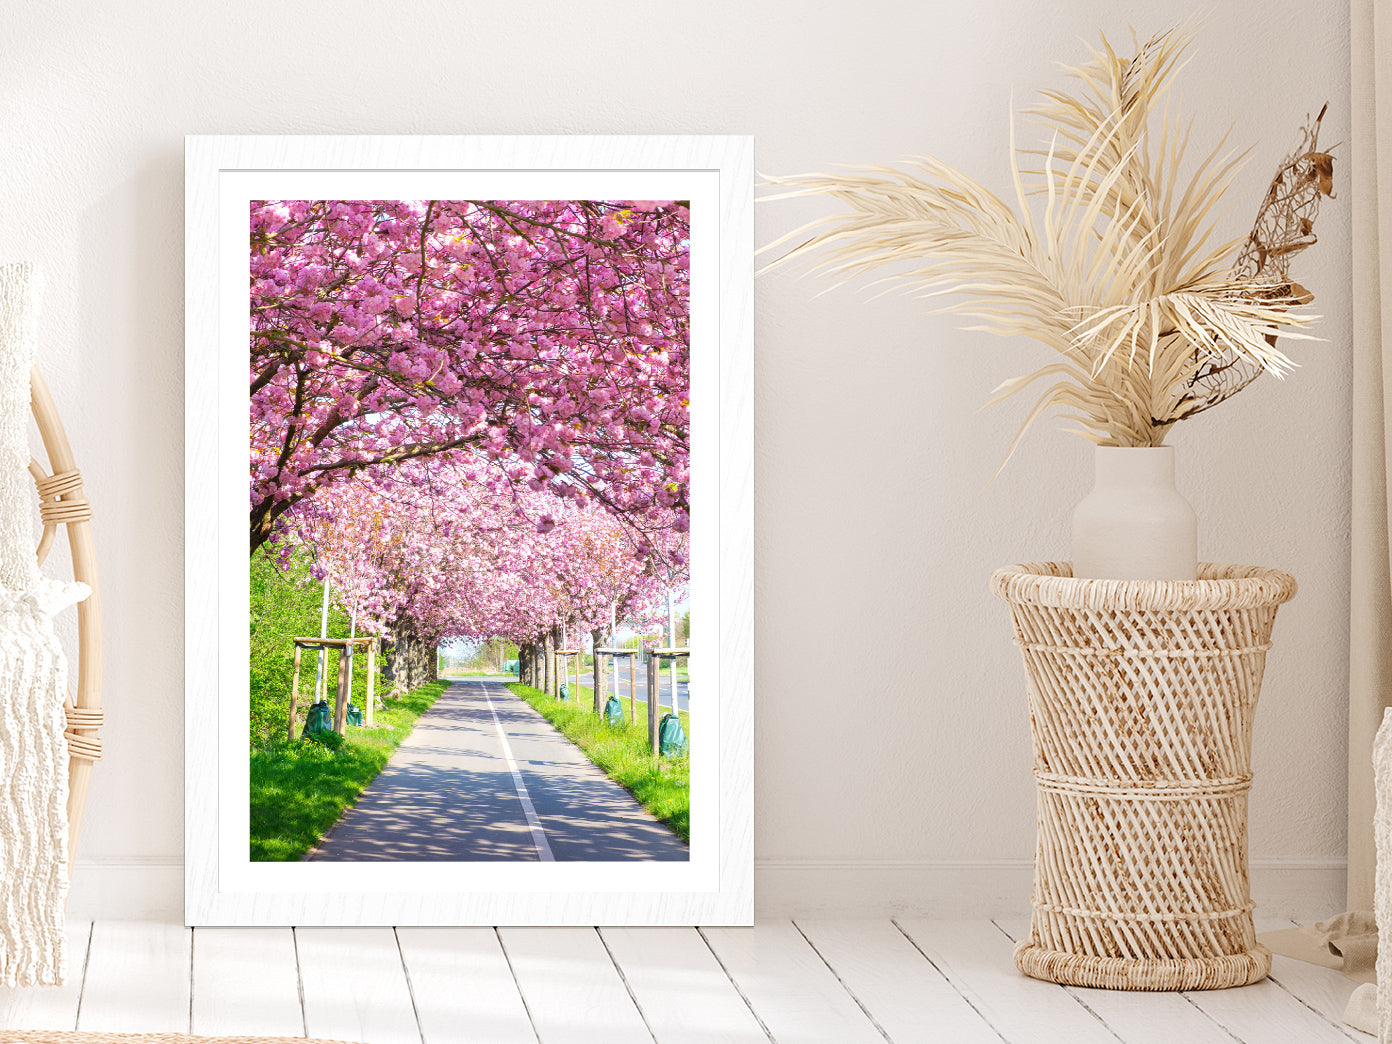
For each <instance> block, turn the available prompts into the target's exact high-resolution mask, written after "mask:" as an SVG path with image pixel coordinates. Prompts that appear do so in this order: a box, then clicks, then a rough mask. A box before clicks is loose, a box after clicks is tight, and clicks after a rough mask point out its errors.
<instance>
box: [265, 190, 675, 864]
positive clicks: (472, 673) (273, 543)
mask: <svg viewBox="0 0 1392 1044" xmlns="http://www.w3.org/2000/svg"><path fill="white" fill-rule="evenodd" d="M690 245H691V223H690V203H689V201H686V200H672V199H658V200H654V199H641V200H622V199H612V200H608V199H606V200H580V199H572V200H441V199H419V200H337V199H288V200H260V199H258V200H252V201H251V202H250V207H249V247H250V286H251V291H250V387H251V413H250V418H251V439H250V478H251V485H250V490H251V507H250V549H251V562H250V578H249V579H250V589H251V607H250V631H251V638H250V655H251V662H250V683H251V688H250V714H249V717H250V723H249V724H250V758H251V795H250V839H249V840H250V857H251V858H252V859H253V860H282V861H285V860H300V859H309V860H315V861H353V860H447V861H460V862H472V861H513V860H541V861H552V860H554V861H604V862H608V861H620V860H662V861H670V860H685V859H687V858H688V857H689V837H690V820H691V809H690V789H689V778H690V746H691V742H692V740H691V721H690V713H689V708H690V704H689V699H690V694H689V677H688V675H689V669H688V664H687V660H688V654H689V651H690V647H689V637H688V636H689V622H690V612H689V609H688V610H686V611H685V612H684V613H682V614H681V622H682V624H683V628H682V634H681V642H680V644H679V643H678V635H677V627H676V624H677V615H678V614H677V612H676V609H675V607H678V606H685V605H686V603H687V599H688V586H689V572H688V563H689V560H690V541H689V531H690V512H691V503H690V496H689V490H690V470H689V459H690V422H689V408H690V388H691V383H690V308H689V298H690ZM650 664H651V666H652V668H655V669H651V670H650V668H649V665H650ZM639 675H641V676H642V677H641V681H642V684H639ZM654 678H655V679H656V681H655V682H654V681H653V680H652V679H654ZM650 723H651V725H652V729H651V730H650V728H649V725H650ZM650 731H653V732H654V736H652V737H650V736H649V732H650Z"/></svg>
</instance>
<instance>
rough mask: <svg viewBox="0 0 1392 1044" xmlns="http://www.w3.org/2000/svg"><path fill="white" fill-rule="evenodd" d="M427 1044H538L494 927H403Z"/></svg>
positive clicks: (399, 933)
mask: <svg viewBox="0 0 1392 1044" xmlns="http://www.w3.org/2000/svg"><path fill="white" fill-rule="evenodd" d="M396 937H397V940H398V942H399V943H400V945H401V955H402V958H403V960H404V961H405V964H406V974H407V975H408V976H409V978H410V981H411V993H412V996H414V997H415V999H416V1017H417V1018H418V1019H419V1021H420V1030H421V1039H422V1041H423V1042H424V1044H456V1042H458V1044H464V1042H465V1041H481V1042H485V1044H514V1042H523V1044H535V1042H536V1039H537V1036H536V1033H535V1032H533V1030H532V1021H531V1019H530V1018H529V1017H528V1015H527V1007H526V1005H525V1004H523V1003H522V995H521V993H519V992H518V989H517V983H516V982H515V981H514V980H513V977H512V969H511V968H510V967H509V966H508V962H507V957H506V955H505V954H504V953H503V948H502V945H501V944H500V943H499V942H498V933H497V932H496V931H495V930H494V929H492V928H398V929H397V930H396Z"/></svg>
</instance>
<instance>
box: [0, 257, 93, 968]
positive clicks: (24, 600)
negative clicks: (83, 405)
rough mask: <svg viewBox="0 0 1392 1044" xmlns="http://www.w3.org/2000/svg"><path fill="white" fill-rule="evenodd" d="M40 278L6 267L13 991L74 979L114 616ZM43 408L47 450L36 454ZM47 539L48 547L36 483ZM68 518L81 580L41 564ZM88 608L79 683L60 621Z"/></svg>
mask: <svg viewBox="0 0 1392 1044" xmlns="http://www.w3.org/2000/svg"><path fill="white" fill-rule="evenodd" d="M37 294H38V277H37V273H36V271H35V268H34V266H33V265H32V264H29V263H17V264H6V265H0V986H32V985H57V984H60V983H61V982H62V981H63V979H64V977H65V972H66V968H65V958H66V954H65V953H64V930H63V911H64V905H65V903H66V900H67V892H68V880H69V874H70V871H71V866H72V853H73V851H74V850H75V849H76V845H77V835H78V828H79V825H80V823H81V819H82V809H83V805H84V804H85V802H86V796H87V785H88V781H89V779H90V776H91V768H92V762H93V761H95V760H96V759H97V758H98V757H100V756H101V742H100V740H98V739H97V738H96V730H97V728H99V727H100V725H101V723H102V712H101V696H100V679H101V651H100V650H101V623H100V609H99V605H98V596H97V594H96V586H97V579H96V566H95V561H94V555H93V545H92V535H91V526H90V520H91V517H92V513H91V506H90V504H89V503H88V501H87V499H86V497H85V495H84V493H83V488H82V476H81V474H80V473H79V472H78V471H77V469H76V466H75V464H74V461H73V456H72V450H71V448H70V447H69V445H68V440H67V435H66V433H65V432H64V430H63V426H62V423H61V421H59V419H58V414H57V411H56V409H55V408H54V404H53V399H52V397H51V396H50V395H49V393H48V389H47V387H46V386H45V385H44V382H43V378H42V377H41V376H39V373H38V370H37V368H36V367H35V366H34V354H35V345H36V343H37V337H36V307H35V306H36V300H37ZM31 412H32V414H33V416H34V419H35V421H36V423H37V425H38V429H39V434H40V437H41V439H42V440H43V444H44V452H45V455H46V456H47V457H48V462H49V467H48V469H45V468H44V467H43V466H42V465H41V464H39V462H38V461H36V460H34V459H33V458H31V457H30V455H29V448H28V444H29V443H28V430H29V416H30V413H31ZM35 486H37V489H38V494H39V499H40V517H41V519H42V521H43V527H44V528H43V536H42V538H41V540H40V542H39V548H38V554H37V555H36V554H35V550H34V543H33V538H32V531H31V526H32V523H33V504H34V488H35ZM60 525H64V526H66V528H67V531H68V540H69V545H70V548H71V551H72V562H73V572H74V574H75V577H76V579H75V580H73V581H60V580H56V579H52V578H49V577H46V576H44V575H43V574H42V573H41V572H40V571H39V564H40V562H42V561H43V560H44V559H45V558H46V557H47V556H48V553H49V551H50V550H51V549H52V547H53V544H54V541H55V538H56V536H57V530H58V527H59V526H60ZM74 603H80V604H79V605H78V657H79V667H78V684H77V692H76V695H75V696H74V695H70V694H69V692H68V665H67V660H66V657H65V655H64V652H63V648H62V646H61V645H60V643H59V641H58V638H57V635H56V634H55V632H54V626H53V618H54V616H55V615H56V614H57V613H59V612H61V611H63V610H64V609H66V608H67V607H68V606H70V605H73V604H74Z"/></svg>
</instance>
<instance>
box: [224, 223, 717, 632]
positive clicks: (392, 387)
mask: <svg viewBox="0 0 1392 1044" xmlns="http://www.w3.org/2000/svg"><path fill="white" fill-rule="evenodd" d="M250 233H251V235H250V245H251V268H250V283H251V291H250V293H251V332H250V340H251V349H250V408H251V457H250V465H251V470H250V494H251V495H250V546H251V550H252V551H253V552H254V551H255V550H256V549H257V548H259V547H261V546H262V545H263V544H265V543H266V541H267V540H269V539H271V538H272V536H273V535H274V534H276V533H277V532H278V531H283V530H285V529H286V518H287V513H288V512H290V511H291V510H292V509H294V508H295V507H296V506H297V505H300V504H304V503H306V502H308V501H312V500H314V499H315V498H317V497H318V496H320V495H321V494H323V493H326V492H328V491H330V490H332V489H333V488H334V487H336V486H338V485H339V484H342V483H344V482H346V481H347V480H348V479H350V478H351V477H353V476H355V475H361V474H364V473H366V472H371V471H383V470H392V469H395V468H397V467H398V466H400V465H402V464H405V463H407V462H412V461H424V460H427V459H430V458H434V457H437V456H440V455H452V456H453V457H456V458H457V457H460V456H465V457H469V458H472V460H473V462H475V463H477V464H484V463H486V464H487V465H489V469H488V475H487V476H486V477H485V478H484V479H483V481H485V482H486V483H487V484H488V486H489V488H491V489H493V490H495V491H496V490H500V489H502V488H504V487H508V488H511V489H513V490H514V491H518V492H519V493H520V492H526V493H540V492H542V491H548V492H549V493H550V494H551V495H552V499H551V500H550V501H546V502H544V503H543V502H537V503H536V504H534V505H531V506H532V507H534V508H535V511H536V513H535V515H533V516H531V517H532V522H533V523H534V525H535V526H536V527H538V528H540V529H543V530H544V529H546V528H548V527H549V526H553V525H556V524H557V519H558V517H559V513H560V512H561V507H560V505H561V504H568V505H572V506H573V507H575V508H578V509H581V510H584V509H585V508H587V507H588V506H589V505H598V506H600V507H602V508H603V509H605V510H606V511H607V512H609V513H610V514H611V516H612V517H613V518H615V519H620V520H622V521H623V523H624V524H625V525H627V526H628V527H629V528H630V529H632V530H633V531H634V532H635V533H636V534H638V536H637V539H638V540H639V541H646V542H647V543H648V544H649V545H651V546H655V544H656V542H657V541H659V540H660V539H661V533H662V532H663V531H664V530H667V529H671V530H674V531H676V532H682V531H684V530H685V529H686V526H687V512H688V459H689V442H688V435H687V433H688V430H689V428H688V394H689V319H688V315H689V313H688V292H689V234H690V233H689V211H688V208H687V206H686V205H685V204H684V203H682V202H680V201H617V200H602V201H586V200H559V201H557V200H550V201H488V200H473V201H461V200H418V201H409V200H408V201H402V200H389V201H382V200H267V201H256V202H253V203H252V205H251V208H250ZM519 502H520V503H523V504H530V502H528V501H526V500H525V498H523V499H522V500H521V501H519ZM393 531H395V530H393ZM499 633H503V632H499Z"/></svg>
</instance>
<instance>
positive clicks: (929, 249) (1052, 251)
mask: <svg viewBox="0 0 1392 1044" xmlns="http://www.w3.org/2000/svg"><path fill="white" fill-rule="evenodd" d="M1190 35H1191V34H1190V32H1189V31H1188V30H1187V29H1172V30H1170V31H1169V32H1166V33H1161V34H1159V35H1157V36H1154V37H1152V38H1151V39H1150V40H1148V41H1146V42H1145V43H1144V44H1143V45H1140V46H1138V47H1137V49H1136V53H1135V55H1134V56H1133V57H1131V58H1124V57H1120V56H1118V55H1117V53H1116V52H1115V51H1114V50H1113V49H1112V47H1111V45H1110V44H1109V43H1108V42H1107V40H1106V38H1105V37H1104V38H1103V40H1102V48H1101V49H1100V50H1094V51H1093V52H1092V56H1091V57H1092V60H1091V61H1090V62H1088V63H1086V64H1084V65H1082V66H1079V67H1078V68H1075V69H1070V70H1068V72H1069V75H1071V76H1072V77H1074V78H1075V79H1077V80H1078V81H1079V82H1080V84H1081V89H1080V90H1079V91H1078V92H1077V93H1074V94H1069V93H1065V92H1061V91H1048V92H1045V93H1044V98H1045V101H1044V103H1042V104H1041V105H1039V106H1038V107H1036V108H1034V109H1032V110H1029V111H1030V113H1031V114H1032V115H1033V116H1034V117H1036V118H1037V119H1039V120H1041V121H1043V122H1044V123H1045V124H1046V125H1047V126H1048V127H1049V128H1051V129H1052V131H1053V135H1052V141H1051V142H1050V144H1049V147H1048V148H1047V149H1045V150H1025V149H1017V148H1016V146H1015V136H1014V128H1013V126H1012V128H1011V140H1010V147H1011V151H1012V153H1015V154H1017V155H1018V156H1022V157H1028V156H1038V157H1042V158H1043V162H1042V165H1040V166H1039V169H1033V170H1029V169H1025V168H1024V166H1023V165H1022V162H1017V163H1016V164H1015V169H1014V179H1013V180H1014V196H1015V198H1014V200H1013V201H1012V203H1010V204H1008V203H1006V202H1005V201H1004V200H1002V199H1000V198H999V197H997V196H996V195H995V194H993V193H992V192H991V191H989V190H988V189H987V188H985V187H984V186H983V185H982V184H981V183H980V182H978V181H976V180H975V179H973V178H971V177H970V176H968V175H966V174H964V173H963V172H962V171H960V170H957V169H956V168H955V167H952V166H949V165H948V164H946V163H943V162H942V161H940V160H937V159H933V158H931V157H923V158H918V159H916V160H913V161H911V162H909V163H907V164H906V165H905V166H906V167H907V169H903V168H898V167H888V166H866V167H851V168H846V171H845V172H844V173H836V174H805V175H797V176H791V177H773V178H767V179H765V184H767V185H770V186H775V187H780V188H782V189H783V191H781V192H777V193H775V194H773V195H770V196H766V197H764V198H766V199H783V198H789V197H795V196H811V195H818V196H830V197H832V198H834V199H836V200H838V201H839V202H841V203H842V204H844V205H845V206H846V207H847V208H848V209H847V212H844V213H841V214H837V215H833V216H831V217H827V218H822V219H820V220H819V221H815V222H812V223H811V224H809V225H806V226H804V227H803V228H800V229H798V230H796V231H795V232H793V233H790V234H789V235H787V236H784V237H783V238H781V239H779V240H778V241H777V242H775V243H772V244H770V245H769V246H767V247H765V248H763V251H761V252H765V251H769V250H783V251H785V252H784V253H783V254H782V256H781V257H779V258H778V259H777V260H775V261H774V262H773V263H772V264H770V265H768V266H766V268H765V270H768V269H770V268H774V267H777V266H778V265H780V264H784V263H787V262H799V261H802V262H808V263H809V264H810V265H811V267H812V269H813V271H816V272H818V273H820V274H823V275H829V276H832V277H835V278H836V279H838V280H845V279H849V278H852V277H855V276H859V275H861V274H863V273H866V272H868V271H871V270H874V269H879V268H881V267H883V266H886V265H888V266H893V267H894V269H895V274H893V275H891V276H889V277H887V278H888V279H889V280H890V281H891V282H893V283H898V284H903V285H905V286H907V287H910V288H914V289H917V290H918V291H920V292H921V293H923V294H925V295H927V296H935V297H936V296H941V295H950V296H951V297H952V298H953V299H952V300H951V301H950V302H949V303H948V304H947V305H946V306H945V307H944V308H943V311H947V312H956V313H962V314H965V315H969V316H973V317H975V318H977V319H979V320H980V322H979V323H978V324H977V325H975V326H972V327H969V329H976V330H983V331H987V332H991V333H995V334H1000V335H1005V336H1013V335H1017V334H1023V335H1027V336H1030V337H1034V338H1036V339H1037V340H1040V341H1042V342H1043V343H1045V344H1047V345H1049V346H1050V347H1052V348H1054V349H1055V350H1057V351H1058V352H1060V353H1061V354H1062V355H1063V356H1064V360H1063V361H1061V362H1055V363H1052V364H1050V365H1047V366H1045V367H1043V368H1041V369H1040V370H1038V371H1036V372H1035V373H1032V374H1029V375H1027V376H1024V377H1017V378H1014V379H1012V380H1009V381H1006V382H1005V383H1004V384H1002V385H1001V386H1000V387H999V388H998V389H997V392H996V395H995V397H994V398H993V399H992V400H991V401H992V402H998V401H1000V400H1001V399H1004V398H1008V397H1010V396H1012V395H1014V394H1016V393H1018V392H1019V391H1021V390H1023V389H1024V388H1025V387H1027V386H1030V385H1032V384H1034V383H1035V382H1036V381H1038V380H1041V379H1044V378H1054V379H1055V381H1054V383H1053V384H1052V385H1050V386H1049V387H1048V388H1046V389H1045V390H1044V392H1043V393H1042V395H1041V396H1040V398H1039V400H1038V402H1037V403H1036V405H1035V406H1034V408H1033V409H1032V410H1031V411H1030V413H1029V415H1028V416H1027V418H1026V420H1025V423H1024V425H1023V426H1022V427H1021V429H1020V432H1019V433H1018V434H1017V435H1016V438H1015V443H1018V441H1019V438H1020V436H1021V435H1023V433H1024V431H1025V430H1026V429H1027V428H1028V427H1029V426H1030V424H1032V423H1033V421H1034V420H1035V419H1036V418H1037V417H1038V416H1039V415H1040V414H1041V413H1042V412H1043V411H1044V410H1046V409H1047V408H1049V407H1054V406H1057V407H1061V408H1063V409H1064V410H1066V411H1068V413H1069V414H1070V415H1071V416H1073V417H1074V418H1075V419H1076V420H1077V421H1078V422H1079V423H1080V424H1081V425H1082V427H1083V430H1082V432H1081V433H1082V434H1084V435H1085V436H1086V437H1088V438H1089V439H1092V440H1093V441H1095V442H1098V443H1101V444H1103V445H1119V446H1158V445H1160V444H1161V443H1162V442H1163V441H1164V438H1165V435H1166V433H1167V432H1168V431H1169V429H1170V427H1171V426H1173V424H1174V423H1175V422H1176V421H1179V420H1182V419H1184V418H1185V417H1188V416H1192V415H1193V414H1194V413H1196V412H1198V411H1199V410H1201V409H1203V408H1206V405H1205V403H1204V402H1203V401H1201V397H1200V394H1199V393H1198V392H1196V390H1195V389H1196V387H1197V386H1198V384H1199V382H1201V381H1203V380H1206V379H1212V377H1213V375H1215V374H1217V373H1220V372H1224V370H1223V368H1225V367H1226V368H1228V369H1232V368H1233V367H1235V366H1236V365H1238V364H1240V365H1242V366H1245V367H1248V368H1250V369H1251V370H1252V371H1254V372H1257V373H1260V372H1270V373H1273V374H1276V375H1277V376H1281V375H1282V374H1284V373H1285V372H1287V371H1289V369H1290V368H1291V367H1292V366H1293V365H1294V364H1293V363H1292V362H1291V360H1290V359H1289V358H1288V357H1287V356H1286V355H1284V354H1283V353H1282V352H1280V351H1278V350H1277V349H1276V347H1275V343H1276V337H1277V335H1278V334H1279V335H1281V336H1285V337H1301V336H1304V335H1300V334H1296V333H1293V332H1292V331H1293V330H1296V329H1298V328H1301V327H1305V326H1307V325H1308V324H1309V323H1310V322H1311V321H1312V320H1313V319H1314V318H1315V317H1314V316H1310V315H1308V314H1305V313H1303V312H1300V311H1298V310H1295V309H1296V306H1297V305H1299V304H1302V303H1304V302H1305V300H1307V299H1308V298H1306V297H1304V296H1303V293H1302V292H1297V291H1298V290H1299V288H1297V287H1295V286H1294V284H1292V283H1290V282H1289V280H1288V278H1287V277H1286V273H1285V271H1284V270H1280V271H1279V272H1278V271H1277V270H1275V269H1274V268H1273V267H1272V266H1271V264H1270V263H1268V264H1266V265H1265V266H1263V265H1261V264H1259V265H1257V266H1256V267H1255V268H1250V269H1244V268H1240V267H1232V266H1231V265H1230V263H1229V261H1228V259H1229V258H1230V257H1231V255H1232V253H1233V251H1234V249H1236V248H1237V246H1238V245H1239V243H1240V241H1239V240H1234V241H1232V242H1228V243H1217V244H1215V243H1213V242H1212V239H1213V234H1214V229H1213V224H1212V220H1211V216H1212V214H1213V212H1214V208H1215V206H1216V205H1217V204H1218V203H1219V201H1220V200H1221V199H1222V197H1223V195H1224V193H1225V192H1226V191H1227V190H1228V188H1229V187H1230V186H1231V184H1232V181H1233V178H1234V177H1235V175H1236V173H1237V170H1238V167H1239V165H1240V163H1241V162H1242V159H1243V156H1242V155H1241V154H1235V153H1233V152H1231V151H1228V152H1225V151H1224V149H1225V144H1224V143H1220V144H1219V145H1218V146H1217V148H1215V149H1214V150H1213V151H1212V152H1211V153H1209V154H1208V155H1207V156H1206V157H1205V158H1204V159H1203V160H1202V161H1201V162H1200V163H1199V164H1198V166H1197V168H1196V169H1195V170H1194V171H1193V172H1192V173H1191V174H1190V175H1189V176H1188V177H1187V178H1183V179H1182V178H1181V174H1180V167H1181V165H1182V161H1183V159H1184V153H1185V149H1186V147H1187V144H1188V141H1189V137H1190V130H1191V127H1192V121H1189V122H1183V121H1181V120H1179V119H1178V118H1175V119H1171V117H1170V115H1169V110H1168V108H1167V109H1166V111H1165V113H1164V116H1163V120H1161V121H1160V122H1161V126H1160V128H1159V129H1158V130H1157V129H1156V128H1155V126H1154V124H1155V123H1156V122H1157V120H1156V118H1155V116H1156V112H1157V109H1158V106H1159V102H1160V99H1161V98H1162V96H1164V95H1165V94H1166V92H1167V91H1168V89H1169V86H1170V82H1171V79H1172V77H1173V76H1174V74H1175V73H1176V72H1177V70H1178V69H1179V68H1180V65H1181V58H1182V55H1183V52H1184V49H1185V48H1186V47H1187V45H1188V43H1189V40H1190ZM1309 145H1310V148H1309V149H1308V150H1306V154H1305V155H1306V156H1307V157H1315V156H1318V155H1320V154H1317V153H1315V152H1314V136H1313V135H1311V136H1310V139H1309ZM1029 162H1033V161H1029ZM1308 162H1309V163H1315V162H1316V161H1315V160H1309V161H1308ZM1307 165H1308V163H1307ZM1316 166H1318V164H1317V163H1316ZM1301 170H1302V171H1304V170H1305V168H1304V167H1302V168H1301ZM1031 197H1035V198H1039V197H1042V205H1032V204H1031ZM1301 198H1302V199H1303V198H1304V197H1301ZM1040 210H1042V214H1040V213H1038V211H1040ZM1258 226H1259V228H1266V227H1267V226H1266V225H1264V224H1263V222H1262V219H1261V218H1259V220H1258ZM1297 227H1298V228H1300V227H1303V226H1300V225H1299V224H1298V223H1297ZM1305 232H1306V233H1308V228H1307V229H1305ZM1257 236H1258V233H1257V232H1254V233H1253V237H1257ZM1253 237H1249V238H1248V242H1249V244H1250V243H1251V242H1252V240H1253ZM1258 238H1261V241H1262V242H1263V243H1266V242H1268V241H1269V240H1268V238H1266V237H1258ZM1282 242H1285V240H1282ZM1263 256H1264V257H1266V258H1271V257H1273V256H1274V254H1273V252H1272V251H1271V249H1270V248H1267V249H1266V253H1265V254H1264V255H1263ZM1228 394H1231V392H1229V393H1228ZM1013 445H1014V443H1012V448H1013Z"/></svg>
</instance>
